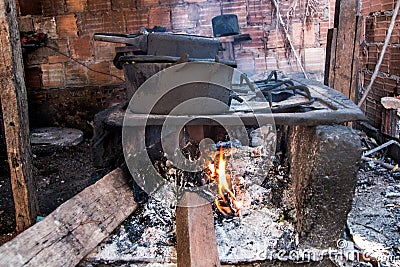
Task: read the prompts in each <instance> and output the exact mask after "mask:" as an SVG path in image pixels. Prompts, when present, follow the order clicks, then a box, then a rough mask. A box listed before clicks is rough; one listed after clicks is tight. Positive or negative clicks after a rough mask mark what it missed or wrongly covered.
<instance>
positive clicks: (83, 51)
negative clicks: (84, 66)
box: [69, 37, 92, 61]
mask: <svg viewBox="0 0 400 267" xmlns="http://www.w3.org/2000/svg"><path fill="white" fill-rule="evenodd" d="M90 40H91V38H89V37H83V38H70V39H69V42H70V49H71V56H72V58H74V59H76V60H80V61H86V60H88V59H90V58H91V57H92V53H91V49H90Z"/></svg>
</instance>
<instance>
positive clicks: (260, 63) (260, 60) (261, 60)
mask: <svg viewBox="0 0 400 267" xmlns="http://www.w3.org/2000/svg"><path fill="white" fill-rule="evenodd" d="M254 63H255V69H256V72H261V71H263V70H266V69H267V65H266V62H265V56H264V55H259V56H257V57H255V58H254Z"/></svg>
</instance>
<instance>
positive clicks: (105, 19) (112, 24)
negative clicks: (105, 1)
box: [77, 11, 126, 38]
mask: <svg viewBox="0 0 400 267" xmlns="http://www.w3.org/2000/svg"><path fill="white" fill-rule="evenodd" d="M123 14H124V13H123V12H122V11H105V12H95V13H85V14H83V15H82V16H79V17H78V22H77V23H78V27H79V31H80V36H82V37H83V36H85V37H90V38H92V37H93V34H94V33H97V32H113V33H126V27H125V19H124V16H123Z"/></svg>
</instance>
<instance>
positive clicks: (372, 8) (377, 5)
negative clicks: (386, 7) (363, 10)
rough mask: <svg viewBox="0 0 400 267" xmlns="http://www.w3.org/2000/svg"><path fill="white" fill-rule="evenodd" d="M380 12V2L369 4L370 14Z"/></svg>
mask: <svg viewBox="0 0 400 267" xmlns="http://www.w3.org/2000/svg"><path fill="white" fill-rule="evenodd" d="M381 11H382V3H381V2H380V1H373V2H371V6H370V12H371V13H375V12H381Z"/></svg>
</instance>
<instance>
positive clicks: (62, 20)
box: [56, 14, 78, 38]
mask: <svg viewBox="0 0 400 267" xmlns="http://www.w3.org/2000/svg"><path fill="white" fill-rule="evenodd" d="M56 23H57V32H58V36H60V38H65V37H78V27H77V25H76V18H75V15H74V14H69V15H62V16H57V17H56Z"/></svg>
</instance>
